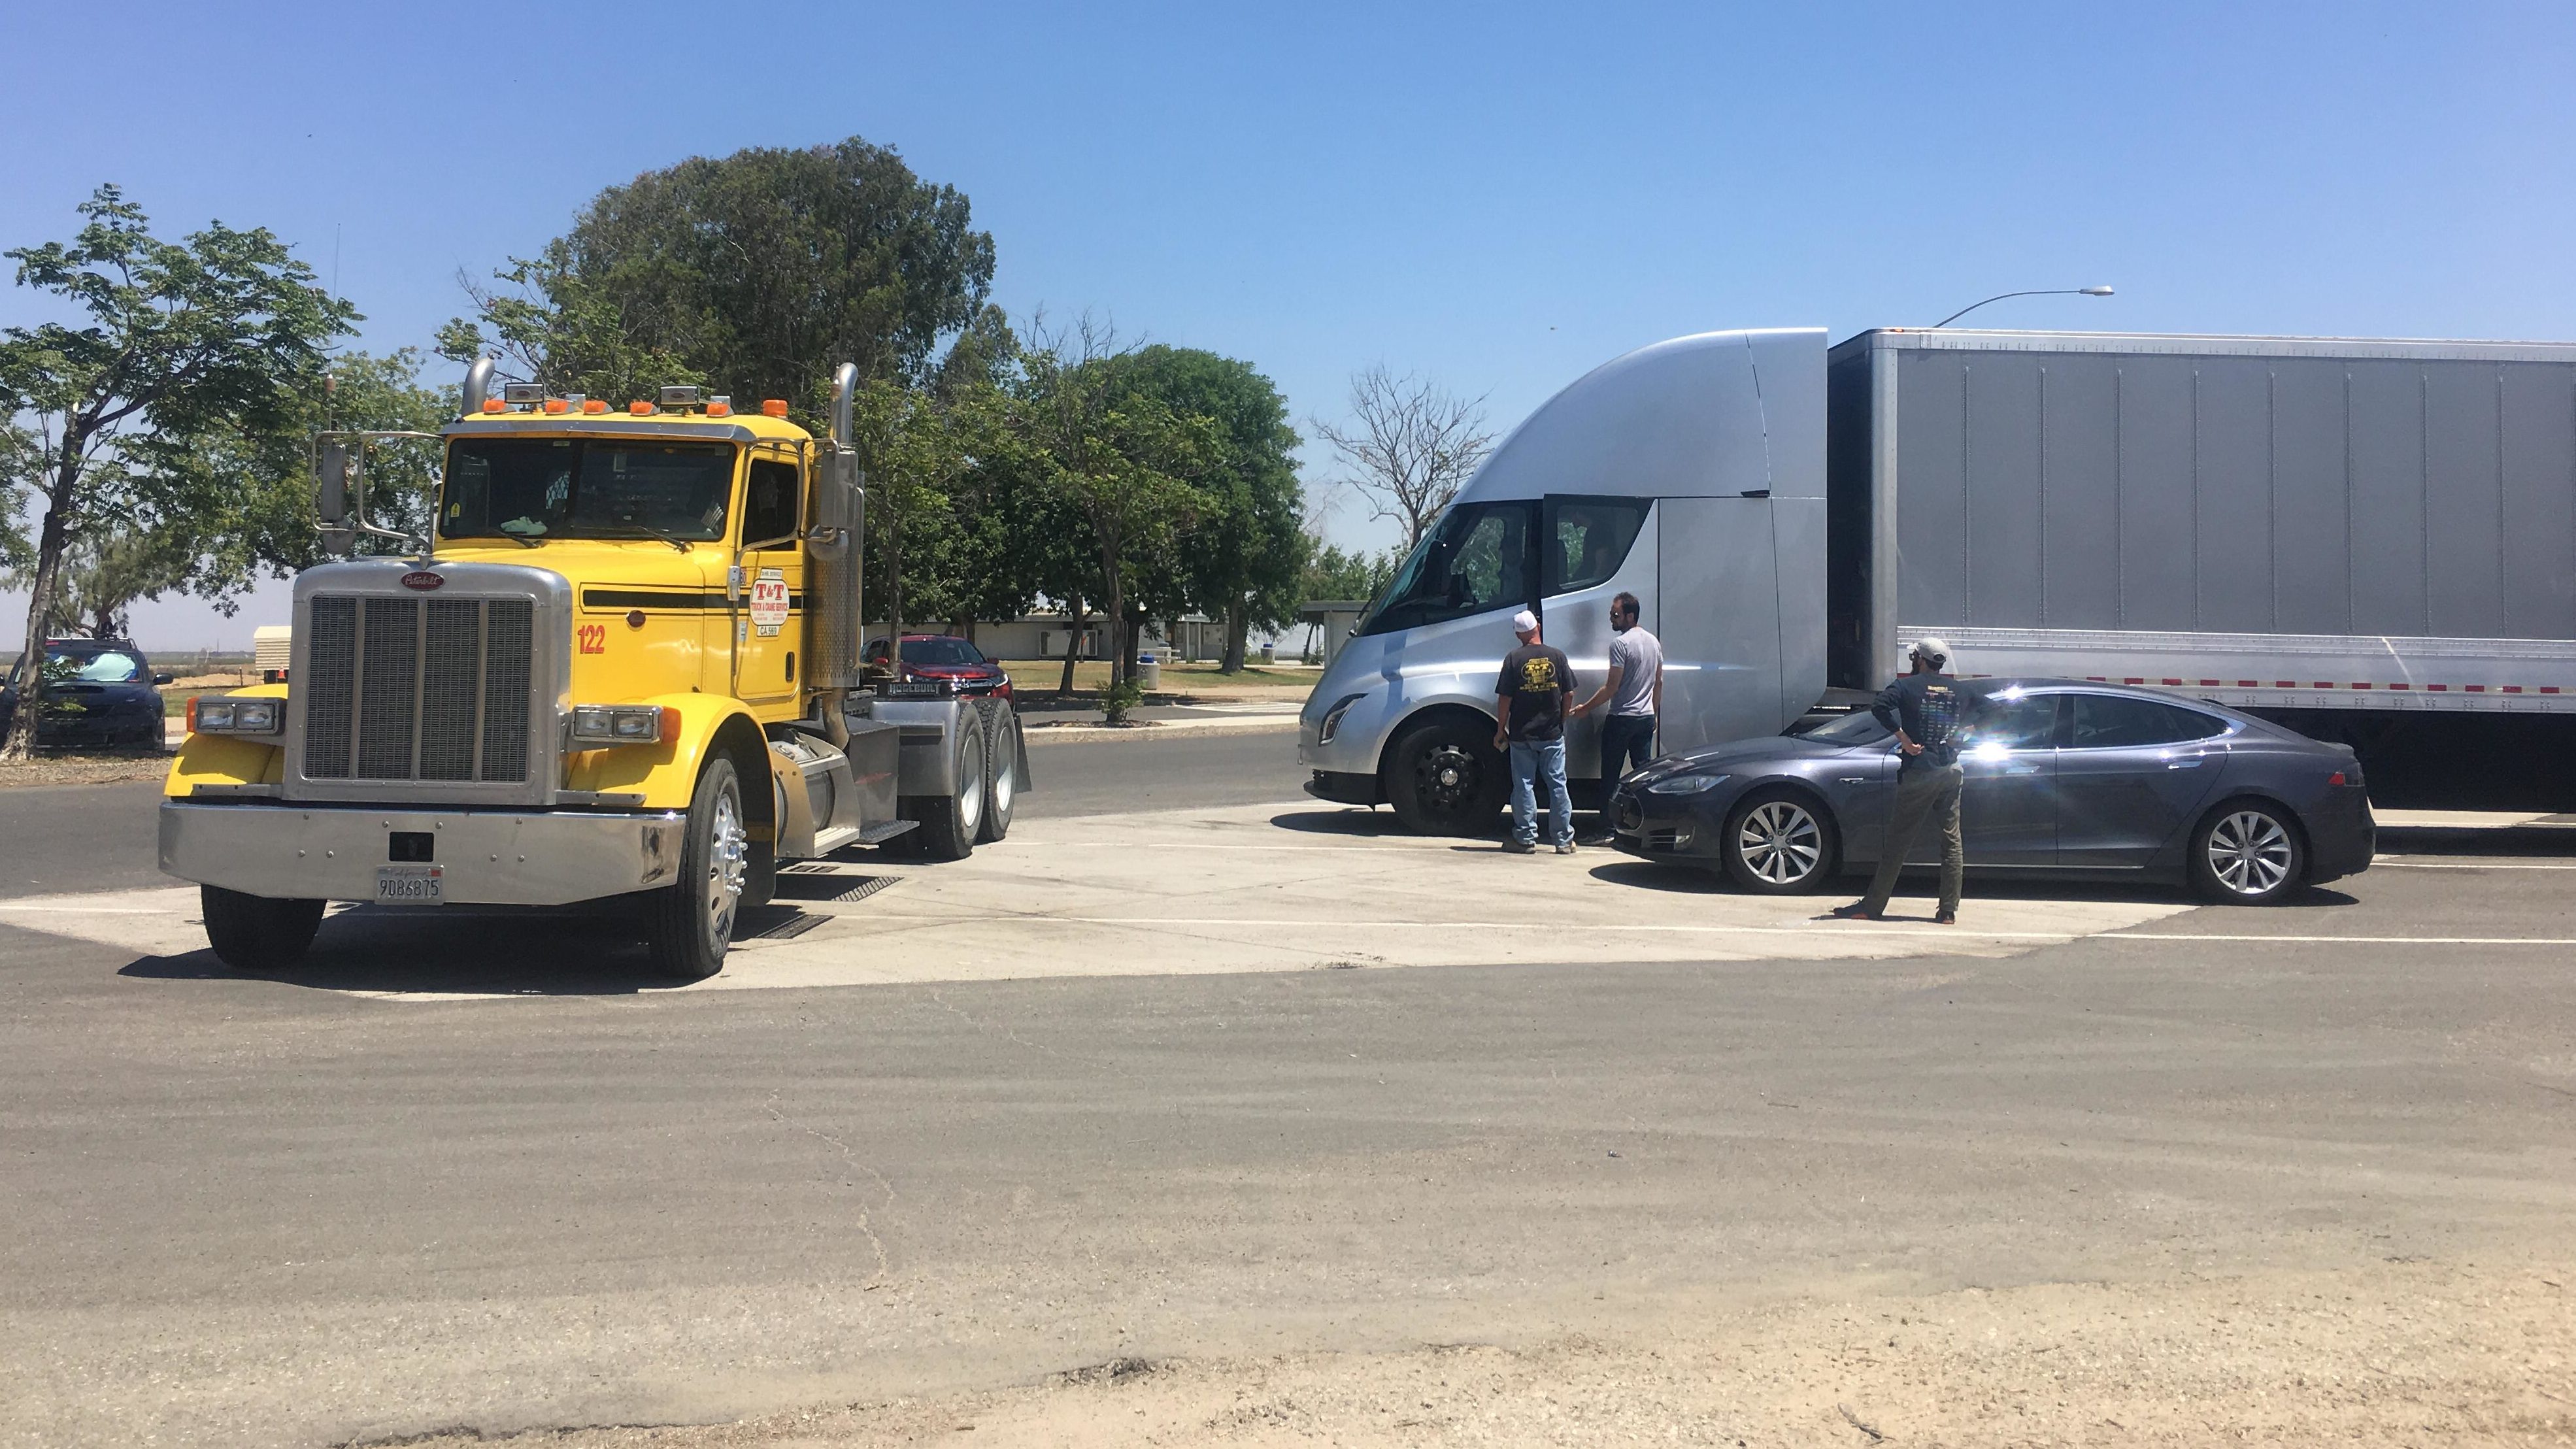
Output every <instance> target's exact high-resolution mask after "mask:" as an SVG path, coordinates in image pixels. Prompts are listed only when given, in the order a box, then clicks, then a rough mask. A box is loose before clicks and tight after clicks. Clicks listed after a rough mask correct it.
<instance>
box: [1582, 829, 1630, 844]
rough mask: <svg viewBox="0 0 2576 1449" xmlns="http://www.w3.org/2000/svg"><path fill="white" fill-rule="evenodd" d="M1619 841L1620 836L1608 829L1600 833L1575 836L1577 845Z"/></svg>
mask: <svg viewBox="0 0 2576 1449" xmlns="http://www.w3.org/2000/svg"><path fill="white" fill-rule="evenodd" d="M1618 841H1619V837H1617V836H1615V835H1612V834H1610V833H1609V832H1607V831H1604V832H1602V833H1601V834H1599V835H1578V836H1576V837H1574V843H1575V844H1577V845H1616V844H1617V843H1618Z"/></svg>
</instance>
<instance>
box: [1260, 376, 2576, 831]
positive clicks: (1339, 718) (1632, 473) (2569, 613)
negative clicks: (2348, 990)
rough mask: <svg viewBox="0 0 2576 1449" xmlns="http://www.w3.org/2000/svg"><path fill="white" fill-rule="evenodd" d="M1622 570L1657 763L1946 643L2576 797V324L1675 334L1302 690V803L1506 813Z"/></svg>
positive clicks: (2453, 797)
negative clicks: (1557, 662) (1509, 706)
mask: <svg viewBox="0 0 2576 1449" xmlns="http://www.w3.org/2000/svg"><path fill="white" fill-rule="evenodd" d="M1623 590H1624V591H1627V592H1631V593H1634V594H1636V595H1637V596H1638V597H1639V599H1640V600H1641V602H1642V603H1643V606H1644V613H1645V623H1646V626H1647V627H1648V628H1650V629H1653V630H1654V631H1655V632H1656V633H1657V634H1658V635H1659V636H1661V638H1662V639H1663V641H1664V644H1665V650H1666V656H1667V660H1668V671H1669V672H1668V674H1667V680H1666V695H1665V698H1666V710H1665V718H1664V728H1663V733H1662V736H1661V738H1660V740H1659V742H1658V743H1659V747H1660V748H1661V749H1662V750H1664V751H1666V752H1670V751H1675V750H1682V749H1689V748H1693V747H1696V746H1699V745H1703V744H1709V743H1714V742H1717V741H1719V740H1724V739H1729V738H1739V737H1743V736H1747V735H1754V734H1763V733H1770V732H1774V731H1777V730H1780V729H1783V728H1787V727H1789V726H1790V725H1791V724H1793V723H1794V722H1795V721H1796V720H1797V719H1799V718H1800V716H1802V715H1803V714H1805V713H1806V712H1807V711H1809V710H1810V709H1811V708H1813V707H1815V706H1816V705H1817V704H1819V703H1820V702H1822V701H1825V700H1827V699H1828V698H1829V697H1832V691H1833V690H1834V689H1837V688H1838V689H1840V690H1845V691H1852V690H1863V689H1870V688H1875V687H1876V686H1877V685H1878V684H1880V683H1882V682H1883V681H1884V680H1885V678H1886V677H1887V676H1888V675H1890V674H1892V673H1893V672H1894V671H1895V670H1896V669H1897V668H1898V667H1899V664H1900V658H1901V654H1902V651H1903V645H1904V641H1905V640H1907V639H1910V638H1912V637H1914V636H1916V635H1918V634H1923V633H1937V634H1939V635H1941V636H1943V637H1945V638H1947V639H1948V640H1949V641H1950V642H1951V643H1952V644H1953V645H1954V646H1955V647H1956V648H1957V649H1958V651H1959V654H1960V660H1961V667H1962V668H1963V669H1964V670H1965V671H1966V672H1969V673H1972V674H1981V675H2052V676H2060V677H2072V678H2078V679H2085V678H2090V679H2106V680H2111V681H2115V682H2124V683H2143V684H2147V685H2151V686H2161V687H2165V688H2170V689H2175V690H2178V691H2183V692H2186V693H2190V694H2193V695H2197V696H2201V697H2205V698H2209V699H2214V700H2218V701H2220V702H2223V703H2227V704H2232V705H2236V706H2239V707H2242V708H2246V709H2249V710H2252V711H2254V712H2257V713H2262V714H2266V715H2270V716H2272V717H2274V718H2276V719H2279V720H2280V721H2282V722H2283V723H2286V724H2289V725H2291V726H2292V727H2294V728H2298V729H2301V730H2304V731H2306V732H2308V733H2310V734H2314V735H2318V736H2320V737H2324V738H2330V739H2335V740H2338V741H2341V742H2343V743H2347V744H2351V745H2353V746H2354V747H2355V748H2356V749H2357V750H2358V751H2359V752H2360V753H2361V756H2362V762H2363V766H2364V769H2365V771H2366V772H2367V775H2368V778H2369V779H2370V780H2371V782H2372V785H2373V793H2374V795H2375V796H2377V797H2378V798H2379V800H2380V802H2381V803H2382V804H2383V805H2393V804H2448V805H2460V806H2497V807H2518V808H2539V809H2564V808H2571V807H2576V345H2567V344H2538V343H2489V342H2410V341H2365V340H2353V339H2343V338H2291V337H2197V336H2143V335H2125V334H2101V333H2036V332H1983V331H1948V330H1934V331H1921V330H1902V329H1883V330H1878V331H1871V332H1864V333H1862V334H1860V335H1858V336H1855V337H1852V338H1850V339H1848V340H1846V341H1844V342H1843V343H1841V344H1839V345H1837V346H1835V347H1833V348H1831V349H1830V351H1829V350H1828V349H1827V347H1826V345H1825V335H1824V333H1823V332H1822V331H1821V330H1780V331H1760V332H1718V333H1705V334H1701V335H1698V336H1693V337H1684V338H1678V339H1675V340H1673V341H1670V342H1663V343H1658V344H1656V345H1654V346H1652V347H1647V348H1644V349H1641V350H1639V351H1637V352H1633V353H1630V354H1628V355H1627V356H1625V357H1621V358H1619V359H1617V360H1615V361H1613V362H1611V363H1609V364H1607V365H1605V366H1603V367H1601V368H1598V369H1596V370H1594V371H1593V372H1591V373H1589V374H1587V375H1585V376H1584V377H1582V378H1580V379H1578V380H1577V381H1576V382H1574V383H1573V384H1572V385H1570V386H1568V387H1567V388H1566V389H1565V390H1564V391H1563V392H1561V393H1559V394H1557V395H1556V396H1555V397H1554V398H1551V399H1550V400H1549V401H1548V402H1546V403H1545V404H1543V405H1541V407H1540V408H1539V409H1538V410H1537V411H1536V412H1534V413H1532V414H1531V415H1530V417H1529V418H1528V420H1526V421H1525V422H1523V423H1522V425H1521V426H1520V427H1519V428H1518V429H1516V430H1515V431H1514V432H1513V433H1512V435H1511V436H1510V437H1509V438H1507V439H1505V440H1504V442H1503V444H1502V446H1501V447H1499V448H1498V449H1496V451H1495V453H1494V455H1493V457H1492V458H1491V459H1490V460H1488V462H1487V463H1486V464H1485V466H1484V468H1483V469H1482V470H1481V471H1480V472H1479V473H1478V474H1477V475H1476V477H1475V478H1474V479H1473V480H1471V481H1470V482H1469V484H1468V485H1467V487H1466V488H1465V489H1464V490H1463V491H1462V492H1461V493H1460V495H1459V497H1458V501H1457V502H1456V503H1455V504H1454V505H1453V506H1452V507H1451V509H1450V511H1449V512H1448V513H1447V514H1446V515H1444V516H1443V518H1442V519H1441V521H1440V523H1439V525H1438V526H1437V527H1436V528H1435V529H1434V530H1433V532H1432V533H1431V534H1430V535H1429V536H1428V537H1426V538H1425V539H1424V541H1423V543H1422V545H1421V546H1420V547H1419V548H1417V549H1416V550H1415V551H1414V553H1413V555H1412V556H1411V557H1410V558H1408V559H1407V560H1406V562H1405V565H1404V567H1403V568H1402V569H1401V570H1399V572H1398V574H1397V577H1396V580H1395V582H1394V584H1393V585H1392V586H1391V587H1390V588H1389V590H1388V592H1387V594H1386V596H1385V597H1383V598H1381V599H1380V600H1378V601H1377V602H1376V604H1375V606H1374V607H1373V608H1372V609H1371V611H1370V613H1369V615H1368V616H1367V618H1366V619H1364V620H1363V621H1362V623H1361V624H1360V625H1359V627H1358V629H1357V630H1356V631H1355V634H1354V637H1353V638H1352V639H1351V641H1350V643H1349V644H1348V645H1347V646H1346V647H1345V648H1344V649H1343V650H1342V651H1341V654H1340V655H1339V657H1338V658H1336V659H1335V661H1334V662H1333V665H1332V666H1331V667H1330V668H1329V669H1327V670H1326V671H1325V674H1324V677H1323V679H1322V680H1321V681H1320V682H1319V683H1318V684H1317V686H1316V688H1315V691H1314V694H1313V696H1312V697H1311V698H1310V699H1309V700H1308V702H1307V706H1306V710H1305V713H1304V715H1303V717H1302V720H1301V724H1302V730H1301V735H1300V745H1299V753H1300V757H1301V759H1303V760H1304V762H1305V763H1306V764H1307V765H1308V766H1309V768H1310V769H1311V770H1312V771H1313V775H1312V778H1311V779H1310V781H1309V783H1308V789H1309V790H1310V791H1312V792H1313V793H1315V794H1317V795H1320V796H1323V797H1324V798H1327V799H1334V800H1346V801H1353V802H1362V803H1376V802H1380V801H1383V802H1386V803H1390V804H1392V805H1393V806H1394V807H1395V809H1396V810H1397V812H1398V814H1399V815H1401V816H1402V817H1403V818H1404V819H1405V820H1406V822H1407V823H1408V824H1410V825H1412V826H1413V827H1415V828H1417V829H1422V830H1430V831H1453V830H1462V831H1463V830H1476V829H1481V828H1483V827H1484V826H1485V824H1486V823H1487V822H1488V821H1490V819H1491V818H1492V816H1493V814H1494V813H1495V811H1496V810H1497V809H1498V808H1499V805H1500V801H1501V798H1502V790H1503V781H1502V771H1501V764H1500V759H1499V757H1498V756H1497V755H1496V754H1495V753H1494V751H1493V749H1492V745H1491V741H1492V736H1493V719H1492V709H1493V699H1492V694H1493V682H1494V674H1495V672H1496V669H1497V668H1498V666H1499V664H1500V660H1501V657H1502V655H1503V654H1504V653H1505V652H1506V651H1508V650H1509V649H1510V647H1511V645H1512V638H1511V631H1510V627H1509V623H1508V620H1509V619H1510V616H1511V613H1512V611H1514V610H1516V609H1520V608H1523V607H1528V608H1533V609H1535V610H1537V611H1538V612H1539V613H1540V615H1541V617H1542V618H1543V619H1544V620H1545V621H1546V626H1547V631H1548V638H1549V640H1550V641H1551V642H1553V643H1555V644H1557V645H1558V646H1559V647H1562V648H1564V649H1565V650H1566V651H1567V652H1568V654H1569V655H1570V656H1572V659H1573V662H1574V665H1575V669H1576V672H1577V674H1578V675H1579V676H1583V677H1587V678H1590V679H1593V680H1597V679H1598V678H1599V677H1600V673H1601V671H1602V670H1603V669H1604V668H1605V667H1606V647H1607V641H1608V636H1609V629H1608V617H1607V615H1608V600H1609V599H1610V597H1611V596H1612V595H1614V594H1616V593H1618V592H1621V591H1623ZM1845 697H1848V696H1845ZM1595 727H1596V726H1595V722H1594V721H1593V720H1589V719H1587V720H1584V721H1581V722H1578V724H1577V727H1576V729H1575V731H1574V732H1573V734H1572V735H1571V736H1570V737H1569V744H1570V750H1569V757H1568V763H1569V767H1570V773H1571V774H1572V775H1573V776H1574V777H1575V778H1576V780H1577V782H1578V787H1579V789H1580V786H1582V785H1585V784H1589V785H1591V786H1592V787H1593V788H1596V789H1597V783H1598V782H1597V775H1598V765H1597V749H1596V747H1595V740H1594V736H1593V730H1594V728H1595Z"/></svg>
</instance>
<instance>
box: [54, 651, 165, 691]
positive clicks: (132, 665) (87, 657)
mask: <svg viewBox="0 0 2576 1449" xmlns="http://www.w3.org/2000/svg"><path fill="white" fill-rule="evenodd" d="M45 665H46V671H45V672H46V673H47V674H49V675H51V676H53V677H54V678H56V679H70V680H74V681H77V682H81V683H87V684H131V683H133V682H134V681H136V680H138V679H140V678H142V677H143V661H142V660H140V659H137V658H135V657H134V656H133V655H131V654H122V653H119V652H117V651H116V650H113V649H101V650H99V651H97V652H95V653H92V652H90V651H87V650H82V651H79V652H74V651H72V650H69V649H48V650H46V651H45Z"/></svg>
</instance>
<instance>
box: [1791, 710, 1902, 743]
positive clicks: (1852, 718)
mask: <svg viewBox="0 0 2576 1449" xmlns="http://www.w3.org/2000/svg"><path fill="white" fill-rule="evenodd" d="M1888 734H1889V731H1888V728H1887V726H1885V725H1883V724H1880V723H1879V722H1878V716H1876V715H1874V714H1871V713H1870V712H1869V711H1868V710H1865V709H1856V710H1853V711H1852V712H1851V713H1850V714H1847V715H1844V716H1843V717H1842V718H1841V719H1838V720H1835V721H1834V722H1833V723H1832V724H1828V725H1818V726H1817V727H1816V728H1814V729H1811V730H1809V731H1807V738H1809V739H1811V740H1823V741H1825V742H1826V743H1828V744H1836V745H1867V744H1875V743H1876V742H1878V741H1880V740H1883V739H1886V738H1887V737H1888Z"/></svg>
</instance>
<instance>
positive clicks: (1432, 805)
mask: <svg viewBox="0 0 2576 1449" xmlns="http://www.w3.org/2000/svg"><path fill="white" fill-rule="evenodd" d="M1510 788H1511V771H1510V767H1509V766H1508V765H1507V764H1506V763H1505V762H1504V759H1503V756H1502V752H1501V751H1499V750H1496V749H1495V748H1494V740H1493V734H1492V732H1491V731H1490V730H1479V729H1477V728H1476V727H1474V726H1472V725H1468V724H1465V723H1462V722H1459V721H1454V720H1437V719H1435V720H1427V721H1425V722H1423V723H1421V724H1418V725H1415V726H1413V727H1412V728H1411V729H1408V730H1406V731H1405V732H1404V733H1402V734H1400V735H1397V736H1396V737H1395V743H1394V744H1392V745H1390V746H1388V747H1387V752H1386V798H1387V799H1388V800H1389V801H1390V802H1392V803H1393V804H1394V806H1395V818H1396V819H1397V820H1399V821H1402V822H1403V823H1404V828H1405V829H1407V830H1410V831H1412V832H1413V833H1414V834H1416V835H1483V834H1485V833H1486V832H1487V831H1489V830H1491V829H1492V828H1493V825H1494V817H1495V816H1496V815H1497V814H1499V813H1501V811H1502V808H1503V796H1504V794H1505V793H1506V792H1507V791H1508V790H1509V789H1510Z"/></svg>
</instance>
